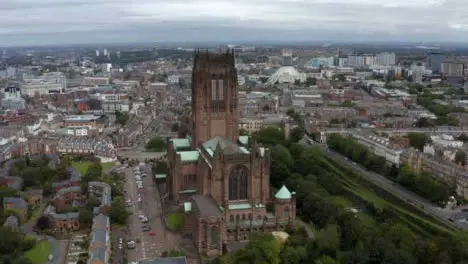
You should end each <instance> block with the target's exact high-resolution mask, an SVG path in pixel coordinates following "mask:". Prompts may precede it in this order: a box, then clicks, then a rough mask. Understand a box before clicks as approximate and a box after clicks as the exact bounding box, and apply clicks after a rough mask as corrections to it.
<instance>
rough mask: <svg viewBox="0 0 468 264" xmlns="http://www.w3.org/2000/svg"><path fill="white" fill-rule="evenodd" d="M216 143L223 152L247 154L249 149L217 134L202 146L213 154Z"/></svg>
mask: <svg viewBox="0 0 468 264" xmlns="http://www.w3.org/2000/svg"><path fill="white" fill-rule="evenodd" d="M218 145H219V147H220V149H221V151H222V152H223V154H227V155H229V154H249V151H248V150H247V149H246V148H244V147H240V146H239V145H237V144H236V143H234V142H232V141H230V140H229V139H227V138H224V137H219V136H217V137H214V138H212V139H210V140H208V141H206V142H205V143H203V147H204V148H205V149H206V151H208V153H210V155H213V154H214V152H215V151H216V148H217V147H218Z"/></svg>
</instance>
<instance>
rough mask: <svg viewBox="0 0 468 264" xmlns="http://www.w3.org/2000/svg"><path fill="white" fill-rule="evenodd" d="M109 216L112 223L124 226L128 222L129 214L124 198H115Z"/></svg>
mask: <svg viewBox="0 0 468 264" xmlns="http://www.w3.org/2000/svg"><path fill="white" fill-rule="evenodd" d="M109 216H110V220H111V222H112V223H115V224H119V225H124V224H125V223H126V222H127V218H128V216H129V213H128V211H127V209H126V208H125V202H124V200H123V198H122V196H118V197H115V198H114V200H113V201H112V203H111V209H110V213H109Z"/></svg>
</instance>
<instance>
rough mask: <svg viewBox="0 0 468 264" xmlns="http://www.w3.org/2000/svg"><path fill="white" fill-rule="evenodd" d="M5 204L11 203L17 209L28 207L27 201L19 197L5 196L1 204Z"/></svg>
mask: <svg viewBox="0 0 468 264" xmlns="http://www.w3.org/2000/svg"><path fill="white" fill-rule="evenodd" d="M5 204H12V205H13V206H14V207H15V208H17V209H20V208H21V209H24V208H28V203H27V202H26V201H25V200H24V199H23V198H21V197H5V198H3V206H4V207H5Z"/></svg>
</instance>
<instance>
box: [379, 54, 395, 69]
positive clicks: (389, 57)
mask: <svg viewBox="0 0 468 264" xmlns="http://www.w3.org/2000/svg"><path fill="white" fill-rule="evenodd" d="M375 57H376V62H377V64H378V65H383V66H391V65H395V61H396V56H395V53H393V52H382V53H379V54H377V55H376V56H375Z"/></svg>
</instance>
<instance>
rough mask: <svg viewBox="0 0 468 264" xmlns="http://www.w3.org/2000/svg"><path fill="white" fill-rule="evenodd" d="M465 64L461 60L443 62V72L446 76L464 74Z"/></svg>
mask: <svg viewBox="0 0 468 264" xmlns="http://www.w3.org/2000/svg"><path fill="white" fill-rule="evenodd" d="M464 70H465V65H464V64H463V63H459V62H442V64H441V70H440V71H441V73H442V75H444V76H451V77H455V76H457V77H461V76H464Z"/></svg>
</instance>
